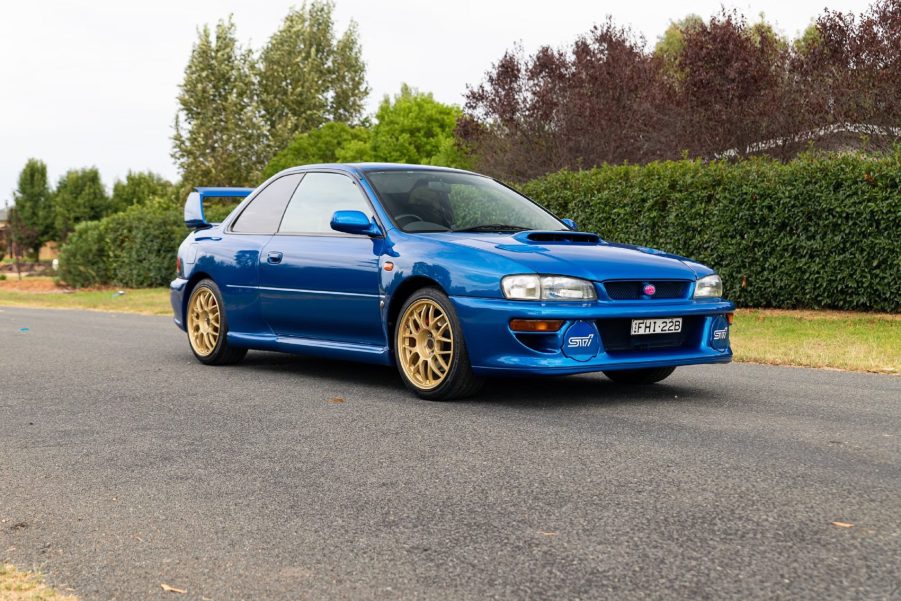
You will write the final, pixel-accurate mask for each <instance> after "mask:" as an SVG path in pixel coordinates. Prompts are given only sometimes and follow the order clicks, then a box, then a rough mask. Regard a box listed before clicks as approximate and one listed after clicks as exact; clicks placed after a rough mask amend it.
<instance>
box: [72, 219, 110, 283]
mask: <svg viewBox="0 0 901 601" xmlns="http://www.w3.org/2000/svg"><path fill="white" fill-rule="evenodd" d="M108 267H109V259H108V257H107V240H106V236H105V234H104V228H103V223H102V222H101V221H86V222H84V223H79V224H78V225H76V226H75V230H74V231H73V232H72V233H71V234H70V235H69V239H68V240H66V243H65V244H64V245H63V246H62V248H61V249H60V252H59V277H60V279H61V280H62V281H64V282H66V283H67V284H69V285H70V286H74V287H75V288H83V287H85V286H95V285H97V284H104V283H107V282H109V279H110V277H109V268H108Z"/></svg>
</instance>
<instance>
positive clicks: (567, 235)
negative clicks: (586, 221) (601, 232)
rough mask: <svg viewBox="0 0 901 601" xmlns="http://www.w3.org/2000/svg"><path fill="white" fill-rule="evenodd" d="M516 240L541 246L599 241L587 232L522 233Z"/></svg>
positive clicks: (599, 239)
mask: <svg viewBox="0 0 901 601" xmlns="http://www.w3.org/2000/svg"><path fill="white" fill-rule="evenodd" d="M517 238H520V240H522V241H524V242H538V243H541V244H548V243H552V244H598V243H600V241H601V238H600V236H598V235H597V234H589V233H587V232H524V233H523V234H522V235H519V236H517Z"/></svg>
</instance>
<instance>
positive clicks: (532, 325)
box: [510, 319, 563, 332]
mask: <svg viewBox="0 0 901 601" xmlns="http://www.w3.org/2000/svg"><path fill="white" fill-rule="evenodd" d="M562 327H563V320H562V319H511V320H510V329H511V330H513V331H514V332H556V331H557V330H559V329H560V328H562Z"/></svg>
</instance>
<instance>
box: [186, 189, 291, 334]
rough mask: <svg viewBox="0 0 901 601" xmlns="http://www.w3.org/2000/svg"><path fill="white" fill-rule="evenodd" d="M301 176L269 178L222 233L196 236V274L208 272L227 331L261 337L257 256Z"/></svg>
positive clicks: (282, 212) (276, 223) (211, 231)
mask: <svg viewBox="0 0 901 601" xmlns="http://www.w3.org/2000/svg"><path fill="white" fill-rule="evenodd" d="M301 177H302V174H299V173H297V174H290V175H285V176H282V177H280V178H278V179H275V180H273V181H271V182H269V184H267V185H266V187H265V188H263V189H261V190H259V191H258V192H256V193H255V194H254V195H253V196H252V197H251V198H250V200H249V201H248V203H247V204H246V205H245V206H244V208H242V209H241V212H240V214H239V215H238V216H237V217H236V218H235V219H234V220H232V222H231V223H230V224H227V226H226V229H225V232H224V233H220V234H216V233H215V230H209V231H202V232H199V234H198V237H197V239H198V240H201V239H203V240H205V242H201V243H202V244H204V249H205V251H206V253H205V256H204V259H203V260H202V262H198V267H197V268H198V269H200V270H201V271H204V272H206V273H209V274H210V275H211V276H212V277H213V279H214V280H215V281H216V283H217V284H218V285H219V289H220V290H221V291H222V295H223V299H224V301H225V307H226V312H227V314H228V320H229V329H230V330H231V331H233V332H242V333H246V334H265V333H267V332H268V327H267V326H266V323H265V322H264V321H263V317H262V311H261V310H260V303H259V290H258V286H259V276H260V273H259V271H260V267H259V266H260V253H261V252H262V250H263V248H264V247H265V246H266V243H267V242H269V239H270V238H271V237H272V235H273V234H274V233H275V232H276V230H278V224H279V223H280V222H281V219H282V215H283V214H284V212H285V207H287V206H288V201H289V200H290V199H291V195H292V194H293V193H294V189H295V188H297V184H298V183H300V179H301Z"/></svg>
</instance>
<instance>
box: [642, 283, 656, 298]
mask: <svg viewBox="0 0 901 601" xmlns="http://www.w3.org/2000/svg"><path fill="white" fill-rule="evenodd" d="M642 292H644V293H645V296H654V293H655V292H657V287H656V286H654V284H645V285H644V288H642Z"/></svg>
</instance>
